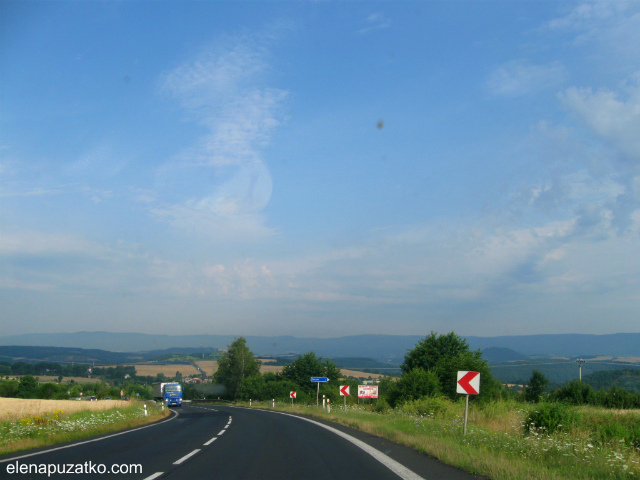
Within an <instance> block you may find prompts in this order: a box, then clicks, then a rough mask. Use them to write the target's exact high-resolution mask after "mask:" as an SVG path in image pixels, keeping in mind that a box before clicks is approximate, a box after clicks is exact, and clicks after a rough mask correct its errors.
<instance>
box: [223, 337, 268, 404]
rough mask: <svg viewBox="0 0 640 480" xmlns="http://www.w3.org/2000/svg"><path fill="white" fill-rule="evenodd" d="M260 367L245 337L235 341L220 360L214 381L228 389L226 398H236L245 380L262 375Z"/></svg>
mask: <svg viewBox="0 0 640 480" xmlns="http://www.w3.org/2000/svg"><path fill="white" fill-rule="evenodd" d="M260 365H262V363H261V362H260V361H259V360H256V359H255V357H254V356H253V353H252V352H251V350H249V347H247V340H246V339H245V338H244V337H240V338H237V339H235V340H234V341H233V342H232V343H231V345H229V346H228V348H227V351H226V352H223V353H222V355H221V356H220V358H219V359H218V370H217V371H216V373H215V375H214V380H215V381H216V382H217V383H221V384H222V385H224V386H225V387H226V389H227V392H226V396H227V397H230V398H234V399H235V398H236V397H237V396H238V393H239V391H240V386H241V385H242V382H243V381H244V380H245V379H248V378H251V377H254V376H258V375H260Z"/></svg>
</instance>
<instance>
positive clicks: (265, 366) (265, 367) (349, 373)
mask: <svg viewBox="0 0 640 480" xmlns="http://www.w3.org/2000/svg"><path fill="white" fill-rule="evenodd" d="M196 363H197V364H198V366H199V367H200V368H202V369H203V370H204V371H205V372H207V375H208V376H211V375H213V374H214V373H215V371H216V370H218V362H216V361H214V360H204V361H201V362H196ZM282 368H283V367H282V365H271V364H270V362H269V360H268V359H267V360H262V366H261V367H260V373H262V374H265V373H279V372H281V371H282ZM341 371H342V374H343V375H345V376H346V377H356V378H369V377H371V378H381V377H384V375H380V374H378V373H365V372H360V371H357V370H347V369H344V368H343V369H341ZM174 374H175V372H174ZM165 375H166V374H165ZM183 375H184V373H183Z"/></svg>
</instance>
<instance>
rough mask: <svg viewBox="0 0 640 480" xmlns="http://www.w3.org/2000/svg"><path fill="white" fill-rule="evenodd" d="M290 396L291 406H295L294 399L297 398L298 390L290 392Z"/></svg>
mask: <svg viewBox="0 0 640 480" xmlns="http://www.w3.org/2000/svg"><path fill="white" fill-rule="evenodd" d="M289 396H290V397H291V406H292V407H293V399H294V398H296V392H289Z"/></svg>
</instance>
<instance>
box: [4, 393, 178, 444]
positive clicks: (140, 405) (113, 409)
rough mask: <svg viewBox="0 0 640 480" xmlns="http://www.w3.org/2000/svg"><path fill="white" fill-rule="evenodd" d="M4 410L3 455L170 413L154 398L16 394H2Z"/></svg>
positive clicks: (121, 427)
mask: <svg viewBox="0 0 640 480" xmlns="http://www.w3.org/2000/svg"><path fill="white" fill-rule="evenodd" d="M145 405H146V409H145ZM65 409H66V410H65ZM0 411H2V412H3V415H2V418H0V455H2V454H6V453H12V452H16V451H20V450H26V449H31V448H37V447H42V446H47V445H54V444H57V443H62V442H68V441H72V440H77V439H80V438H86V437H91V436H94V435H100V434H103V433H108V432H113V431H117V430H123V429H126V428H131V427H136V426H139V425H144V424H146V423H150V422H153V421H156V420H159V419H161V418H163V417H165V416H167V415H168V414H169V411H168V410H167V409H162V408H161V407H157V406H156V405H155V403H153V402H148V403H144V402H135V401H134V402H123V401H96V402H89V401H76V400H24V399H13V398H1V399H0Z"/></svg>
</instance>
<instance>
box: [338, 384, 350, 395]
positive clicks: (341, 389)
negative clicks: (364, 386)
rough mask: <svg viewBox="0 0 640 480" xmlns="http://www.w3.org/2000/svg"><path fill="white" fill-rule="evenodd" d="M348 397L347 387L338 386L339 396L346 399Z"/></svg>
mask: <svg viewBox="0 0 640 480" xmlns="http://www.w3.org/2000/svg"><path fill="white" fill-rule="evenodd" d="M349 395H350V394H349V385H340V396H341V397H348V396H349Z"/></svg>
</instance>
